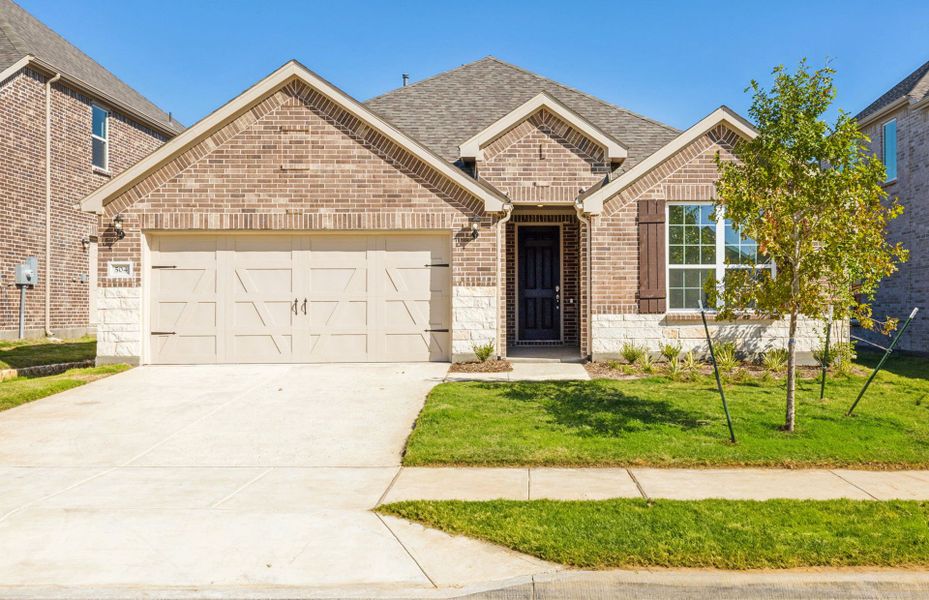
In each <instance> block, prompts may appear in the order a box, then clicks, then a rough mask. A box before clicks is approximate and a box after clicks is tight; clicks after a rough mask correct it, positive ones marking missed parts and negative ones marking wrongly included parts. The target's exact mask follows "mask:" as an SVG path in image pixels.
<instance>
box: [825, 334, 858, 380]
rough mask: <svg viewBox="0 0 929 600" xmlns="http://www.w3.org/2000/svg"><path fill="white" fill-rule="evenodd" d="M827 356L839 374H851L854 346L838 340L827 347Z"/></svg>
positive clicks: (854, 356)
mask: <svg viewBox="0 0 929 600" xmlns="http://www.w3.org/2000/svg"><path fill="white" fill-rule="evenodd" d="M829 358H830V361H829V362H831V363H832V364H833V365H835V370H836V372H837V373H838V374H839V375H843V376H848V375H851V374H852V364H853V363H854V362H855V358H856V355H855V346H853V345H852V344H851V343H850V342H839V343H838V344H836V345H835V346H833V347H832V348H830V349H829Z"/></svg>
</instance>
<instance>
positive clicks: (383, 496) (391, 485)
mask: <svg viewBox="0 0 929 600" xmlns="http://www.w3.org/2000/svg"><path fill="white" fill-rule="evenodd" d="M402 470H403V467H402V466H401V467H397V472H396V473H394V476H393V477H392V478H391V479H390V483H388V484H387V489H385V490H384V493H383V494H381V497H380V498H378V499H377V503H376V504H375V505H374V508H377V507H378V506H380V505H381V504H383V503H384V500H385V499H386V498H387V494H389V493H390V490H392V489H394V484H395V483H397V479H399V478H400V471H402ZM388 529H389V528H388ZM395 537H396V536H395Z"/></svg>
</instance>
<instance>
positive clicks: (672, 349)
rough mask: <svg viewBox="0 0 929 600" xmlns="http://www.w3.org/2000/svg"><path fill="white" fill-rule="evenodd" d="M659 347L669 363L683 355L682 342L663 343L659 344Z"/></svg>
mask: <svg viewBox="0 0 929 600" xmlns="http://www.w3.org/2000/svg"><path fill="white" fill-rule="evenodd" d="M658 349H659V350H660V351H661V355H662V356H663V357H664V358H665V360H667V361H668V362H669V363H672V362H675V361H676V360H677V359H678V357H679V356H680V355H681V345H680V344H666V343H662V344H660V345H659V346H658Z"/></svg>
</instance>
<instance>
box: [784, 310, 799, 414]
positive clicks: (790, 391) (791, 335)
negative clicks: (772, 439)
mask: <svg viewBox="0 0 929 600" xmlns="http://www.w3.org/2000/svg"><path fill="white" fill-rule="evenodd" d="M787 335H788V339H787V415H786V418H785V419H784V430H785V431H793V430H794V425H795V424H796V420H797V405H796V398H795V396H796V390H797V337H796V336H797V312H796V311H792V312H791V313H790V329H789V330H788V333H787Z"/></svg>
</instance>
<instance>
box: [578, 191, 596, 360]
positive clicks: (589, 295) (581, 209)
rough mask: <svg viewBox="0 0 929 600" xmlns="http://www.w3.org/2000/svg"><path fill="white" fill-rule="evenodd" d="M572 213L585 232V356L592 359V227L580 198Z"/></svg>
mask: <svg viewBox="0 0 929 600" xmlns="http://www.w3.org/2000/svg"><path fill="white" fill-rule="evenodd" d="M574 211H575V212H576V213H577V220H578V221H580V222H581V223H583V224H584V228H585V229H586V230H587V307H586V308H587V310H586V311H585V312H586V313H587V316H586V319H587V355H588V356H590V357H591V359H593V355H594V350H593V339H594V338H593V325H594V324H593V316H592V315H593V309H592V308H591V307H592V306H593V297H594V295H593V289H592V287H593V277H592V275H591V271H592V269H591V266H592V265H593V261H592V258H591V257H592V256H593V252H591V247H590V245H591V241H592V239H593V238H592V234H591V229H592V227H591V222H590V218H589V217H585V216H584V202H583V201H582V200H581V199H580V198H578V199H577V200H575V201H574Z"/></svg>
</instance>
